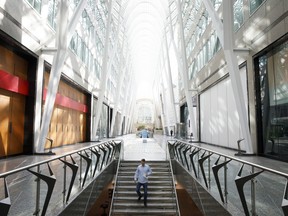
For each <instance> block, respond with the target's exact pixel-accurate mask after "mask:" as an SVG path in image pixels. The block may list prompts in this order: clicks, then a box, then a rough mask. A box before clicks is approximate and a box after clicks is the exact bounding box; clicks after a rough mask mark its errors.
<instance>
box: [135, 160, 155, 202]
mask: <svg viewBox="0 0 288 216" xmlns="http://www.w3.org/2000/svg"><path fill="white" fill-rule="evenodd" d="M151 174H152V170H151V168H150V166H149V165H147V164H145V159H144V158H143V159H142V160H141V164H140V165H139V166H138V167H137V169H136V172H135V175H134V181H135V182H136V183H137V186H136V192H137V195H138V200H139V201H140V200H141V198H142V196H143V195H142V193H141V192H140V189H141V186H142V187H143V190H144V206H145V207H147V192H148V177H149V176H150V175H151Z"/></svg>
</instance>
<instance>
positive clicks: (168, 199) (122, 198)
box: [114, 193, 175, 202]
mask: <svg viewBox="0 0 288 216" xmlns="http://www.w3.org/2000/svg"><path fill="white" fill-rule="evenodd" d="M148 197H149V198H148V199H149V201H156V202H164V201H173V202H174V201H175V199H174V198H172V197H161V196H158V197H150V196H149V193H148ZM137 198H138V196H137V195H136V194H135V196H120V197H119V196H117V197H114V200H132V201H135V200H136V201H138V200H137Z"/></svg>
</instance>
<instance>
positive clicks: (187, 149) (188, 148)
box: [183, 146, 192, 170]
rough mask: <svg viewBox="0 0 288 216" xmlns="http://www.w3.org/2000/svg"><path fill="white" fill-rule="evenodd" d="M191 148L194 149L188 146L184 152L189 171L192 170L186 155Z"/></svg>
mask: <svg viewBox="0 0 288 216" xmlns="http://www.w3.org/2000/svg"><path fill="white" fill-rule="evenodd" d="M191 148H192V147H191V146H187V148H186V149H185V150H184V151H183V155H184V159H185V162H186V164H187V169H188V170H190V167H189V164H188V160H187V156H186V153H187V152H188V151H189V150H190V149H191Z"/></svg>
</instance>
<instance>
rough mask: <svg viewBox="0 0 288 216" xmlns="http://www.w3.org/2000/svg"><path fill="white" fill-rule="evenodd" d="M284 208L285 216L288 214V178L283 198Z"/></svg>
mask: <svg viewBox="0 0 288 216" xmlns="http://www.w3.org/2000/svg"><path fill="white" fill-rule="evenodd" d="M281 206H282V210H283V213H284V215H285V216H288V179H287V181H286V186H285V190H284V196H283V200H282V205H281Z"/></svg>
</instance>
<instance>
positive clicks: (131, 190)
mask: <svg viewBox="0 0 288 216" xmlns="http://www.w3.org/2000/svg"><path fill="white" fill-rule="evenodd" d="M144 164H145V163H144ZM147 164H149V166H151V167H152V169H153V174H152V175H150V176H149V185H148V192H147V203H148V207H145V206H144V205H143V203H142V202H140V201H139V200H138V199H139V197H138V196H137V193H136V185H135V182H134V177H135V176H134V175H135V167H137V166H138V165H139V162H138V161H121V163H120V167H119V170H118V176H117V181H116V188H115V192H114V197H113V200H112V208H111V211H110V213H111V214H110V215H115V216H120V215H121V216H124V215H125V216H128V215H133V216H134V215H149V216H154V215H169V216H170V215H171V216H172V215H173V216H176V215H179V213H178V208H177V198H176V195H175V188H174V184H173V177H172V172H171V168H170V163H169V161H149V162H147ZM147 164H145V165H147ZM140 166H142V165H140ZM137 169H138V167H137ZM150 170H151V169H150ZM136 177H137V176H136ZM138 180H139V177H138ZM140 192H141V195H142V194H144V191H143V188H141V191H140ZM140 198H141V196H140Z"/></svg>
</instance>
